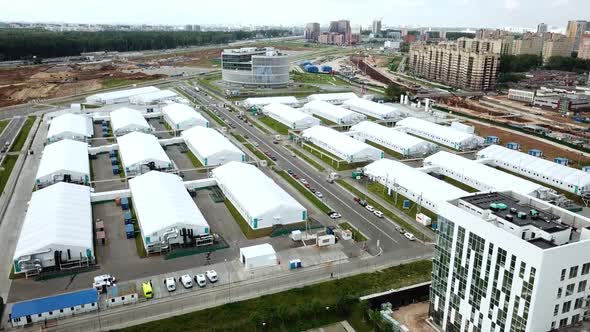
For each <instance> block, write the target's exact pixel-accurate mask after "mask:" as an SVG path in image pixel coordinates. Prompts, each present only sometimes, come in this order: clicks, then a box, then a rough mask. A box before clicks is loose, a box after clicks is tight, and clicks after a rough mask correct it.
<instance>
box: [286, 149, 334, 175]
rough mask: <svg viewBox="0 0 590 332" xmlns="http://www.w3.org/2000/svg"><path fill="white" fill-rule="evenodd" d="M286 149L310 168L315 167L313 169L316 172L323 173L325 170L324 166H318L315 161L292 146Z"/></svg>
mask: <svg viewBox="0 0 590 332" xmlns="http://www.w3.org/2000/svg"><path fill="white" fill-rule="evenodd" d="M287 149H289V150H291V151H292V152H293V153H294V154H296V155H298V156H299V157H300V158H302V159H303V160H305V161H307V162H308V163H309V164H310V165H311V166H313V167H315V169H317V170H318V171H320V172H323V171H325V170H326V168H325V167H324V166H322V165H320V164H319V163H318V162H316V161H315V160H313V159H312V158H310V157H309V156H308V155H306V154H305V153H303V152H301V151H299V150H298V149H296V148H294V147H292V146H287Z"/></svg>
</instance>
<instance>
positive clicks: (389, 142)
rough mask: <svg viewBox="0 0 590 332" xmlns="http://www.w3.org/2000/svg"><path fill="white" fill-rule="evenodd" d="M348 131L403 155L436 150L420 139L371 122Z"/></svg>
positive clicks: (433, 145) (362, 123) (433, 146)
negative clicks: (357, 133)
mask: <svg viewBox="0 0 590 332" xmlns="http://www.w3.org/2000/svg"><path fill="white" fill-rule="evenodd" d="M350 131H351V132H355V131H356V132H359V133H360V134H361V136H362V137H363V138H365V139H367V140H369V141H371V142H375V143H377V144H380V145H382V146H384V147H386V148H390V149H392V150H394V151H396V152H399V153H401V154H404V155H408V154H413V153H417V152H429V151H432V150H435V149H436V148H437V146H436V145H435V144H432V143H430V142H428V141H425V140H423V139H421V138H418V137H416V136H412V135H408V134H406V133H404V132H401V131H397V130H395V129H393V128H388V127H385V126H382V125H380V124H378V123H375V122H371V121H363V122H361V123H358V124H356V125H354V126H352V127H350Z"/></svg>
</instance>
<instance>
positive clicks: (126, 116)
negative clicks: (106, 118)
mask: <svg viewBox="0 0 590 332" xmlns="http://www.w3.org/2000/svg"><path fill="white" fill-rule="evenodd" d="M110 116H111V128H112V129H113V134H115V136H121V135H125V134H127V133H130V132H133V131H140V132H144V133H148V132H150V131H151V130H152V129H151V127H150V125H149V124H148V122H147V120H146V119H145V118H144V117H143V114H142V113H141V112H140V111H138V110H136V109H133V108H128V107H121V108H119V109H116V110H114V111H112V112H111V115H110Z"/></svg>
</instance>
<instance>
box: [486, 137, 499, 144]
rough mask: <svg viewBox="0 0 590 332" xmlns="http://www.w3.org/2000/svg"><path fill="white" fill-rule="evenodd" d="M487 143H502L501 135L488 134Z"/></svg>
mask: <svg viewBox="0 0 590 332" xmlns="http://www.w3.org/2000/svg"><path fill="white" fill-rule="evenodd" d="M485 142H486V144H498V143H500V137H498V136H486V141H485Z"/></svg>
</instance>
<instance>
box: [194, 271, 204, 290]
mask: <svg viewBox="0 0 590 332" xmlns="http://www.w3.org/2000/svg"><path fill="white" fill-rule="evenodd" d="M195 282H196V283H197V286H199V287H201V288H202V287H205V286H206V285H207V278H205V275H204V274H202V273H200V274H197V275H196V276H195Z"/></svg>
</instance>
